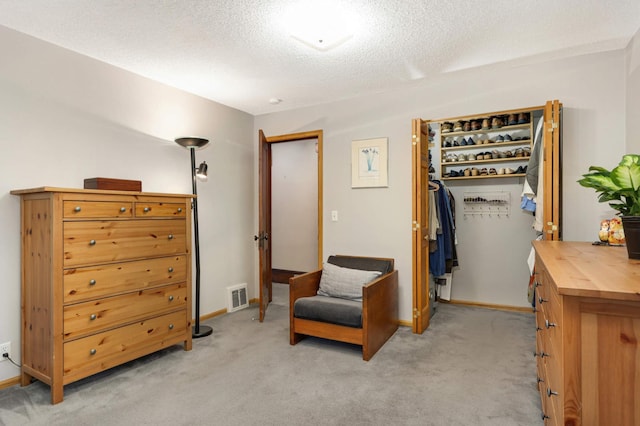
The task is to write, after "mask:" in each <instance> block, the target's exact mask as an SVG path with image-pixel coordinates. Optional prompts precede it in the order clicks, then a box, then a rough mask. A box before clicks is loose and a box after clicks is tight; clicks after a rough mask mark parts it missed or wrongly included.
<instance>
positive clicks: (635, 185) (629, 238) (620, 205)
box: [578, 154, 640, 259]
mask: <svg viewBox="0 0 640 426" xmlns="http://www.w3.org/2000/svg"><path fill="white" fill-rule="evenodd" d="M578 183H579V184H580V185H582V186H584V187H587V188H593V189H595V190H596V192H597V193H598V194H600V195H599V197H598V201H599V202H601V203H609V206H611V208H612V209H614V210H617V211H618V213H617V214H618V215H620V216H621V217H622V227H623V229H624V235H625V240H626V243H627V252H628V254H629V258H630V259H640V155H637V154H626V155H623V156H622V160H621V161H620V164H618V165H617V166H616V167H615V168H613V169H612V170H607V169H605V168H603V167H598V166H591V167H589V173H587V174H584V175H582V179H580V180H579V181H578Z"/></svg>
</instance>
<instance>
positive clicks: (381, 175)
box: [351, 138, 389, 188]
mask: <svg viewBox="0 0 640 426" xmlns="http://www.w3.org/2000/svg"><path fill="white" fill-rule="evenodd" d="M387 153H388V138H374V139H361V140H354V141H352V142H351V187H352V188H380V187H388V186H389V185H388V180H389V176H388V167H389V164H388V158H387Z"/></svg>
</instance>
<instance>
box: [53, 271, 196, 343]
mask: <svg viewBox="0 0 640 426" xmlns="http://www.w3.org/2000/svg"><path fill="white" fill-rule="evenodd" d="M186 288H187V285H186V284H185V283H181V284H173V285H169V286H164V287H157V288H153V289H149V290H144V291H139V292H137V291H136V292H133V293H127V294H122V295H120V296H113V297H107V298H104V299H98V300H94V301H91V302H84V303H78V304H75V305H68V306H65V307H64V315H63V319H64V339H65V340H70V339H74V338H77V337H80V336H84V335H87V334H91V333H95V332H97V331H100V330H105V329H108V328H113V327H117V326H119V325H121V324H124V323H128V322H129V323H130V322H132V321H137V320H140V319H144V318H148V317H150V316H156V315H159V314H164V313H166V312H170V311H175V310H177V309H184V307H185V305H186V303H187V290H186ZM183 315H184V314H183Z"/></svg>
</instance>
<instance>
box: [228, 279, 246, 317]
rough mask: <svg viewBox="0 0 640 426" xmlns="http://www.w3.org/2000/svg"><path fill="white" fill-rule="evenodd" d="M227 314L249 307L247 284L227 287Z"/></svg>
mask: <svg viewBox="0 0 640 426" xmlns="http://www.w3.org/2000/svg"><path fill="white" fill-rule="evenodd" d="M227 294H228V297H227V312H234V311H239V310H240V309H244V308H246V307H247V306H249V299H247V284H238V285H234V286H232V287H227Z"/></svg>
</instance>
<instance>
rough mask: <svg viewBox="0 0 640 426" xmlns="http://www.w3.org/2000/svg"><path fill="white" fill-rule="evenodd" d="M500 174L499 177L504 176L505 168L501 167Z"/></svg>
mask: <svg viewBox="0 0 640 426" xmlns="http://www.w3.org/2000/svg"><path fill="white" fill-rule="evenodd" d="M498 174H499V175H503V174H504V167H501V168H499V169H498Z"/></svg>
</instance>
